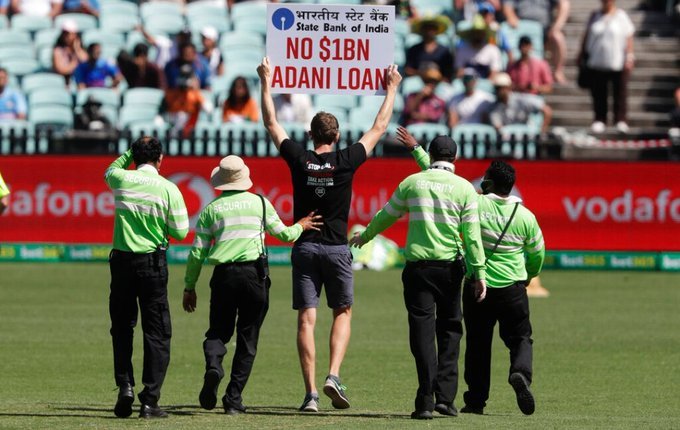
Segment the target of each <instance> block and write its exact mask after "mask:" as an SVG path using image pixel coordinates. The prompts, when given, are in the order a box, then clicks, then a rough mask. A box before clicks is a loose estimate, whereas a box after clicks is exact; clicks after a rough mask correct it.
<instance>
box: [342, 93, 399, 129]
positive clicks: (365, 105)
mask: <svg viewBox="0 0 680 430" xmlns="http://www.w3.org/2000/svg"><path fill="white" fill-rule="evenodd" d="M384 99H385V98H384V97H382V96H367V97H360V98H359V109H365V111H364V115H367V116H368V120H370V121H371V123H373V119H375V116H376V114H377V113H378V111H379V110H380V106H382V104H383V100H384ZM353 110H356V109H353ZM403 110H404V98H403V97H400V96H398V95H397V97H395V98H394V107H393V108H392V111H393V114H392V120H393V121H396V119H397V118H398V117H399V114H400V113H401V112H402V111H403ZM351 114H352V111H350V121H352V115H351Z"/></svg>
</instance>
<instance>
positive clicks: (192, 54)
mask: <svg viewBox="0 0 680 430" xmlns="http://www.w3.org/2000/svg"><path fill="white" fill-rule="evenodd" d="M185 64H191V66H192V67H193V69H194V73H195V74H196V77H197V78H198V81H199V83H200V86H201V89H202V90H209V89H210V66H209V65H208V63H207V62H206V61H205V60H204V59H202V58H200V57H199V56H198V53H197V52H196V45H194V44H193V43H187V44H185V45H182V46H181V47H180V50H179V57H178V58H175V59H174V60H172V61H170V62H169V63H168V64H166V66H165V81H166V83H167V85H168V88H178V87H179V84H178V78H179V75H180V73H179V71H180V68H181V67H182V66H183V65H185Z"/></svg>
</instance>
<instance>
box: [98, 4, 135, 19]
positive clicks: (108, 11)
mask: <svg viewBox="0 0 680 430" xmlns="http://www.w3.org/2000/svg"><path fill="white" fill-rule="evenodd" d="M108 16H127V17H128V18H131V17H133V16H135V17H136V16H139V6H138V5H137V4H136V3H132V2H127V1H113V2H105V3H102V5H101V7H100V8H99V17H100V18H105V17H108Z"/></svg>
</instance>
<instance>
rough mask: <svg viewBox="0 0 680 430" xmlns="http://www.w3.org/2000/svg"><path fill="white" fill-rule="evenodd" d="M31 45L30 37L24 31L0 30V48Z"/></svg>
mask: <svg viewBox="0 0 680 430" xmlns="http://www.w3.org/2000/svg"><path fill="white" fill-rule="evenodd" d="M31 44H32V42H31V35H30V34H29V33H28V32H26V31H23V30H17V29H11V30H10V29H7V30H0V46H16V45H24V46H30V45H31Z"/></svg>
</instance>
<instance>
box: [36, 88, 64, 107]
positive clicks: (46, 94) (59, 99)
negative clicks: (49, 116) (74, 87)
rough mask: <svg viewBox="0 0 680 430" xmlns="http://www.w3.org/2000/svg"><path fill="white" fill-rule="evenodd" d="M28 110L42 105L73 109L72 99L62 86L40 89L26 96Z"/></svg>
mask: <svg viewBox="0 0 680 430" xmlns="http://www.w3.org/2000/svg"><path fill="white" fill-rule="evenodd" d="M28 105H29V107H30V109H33V108H35V107H36V106H43V105H59V106H66V107H68V108H72V107H73V97H72V96H71V93H69V92H68V91H66V88H65V87H64V86H61V87H57V88H40V89H36V90H35V91H33V92H31V94H30V95H29V96H28Z"/></svg>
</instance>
